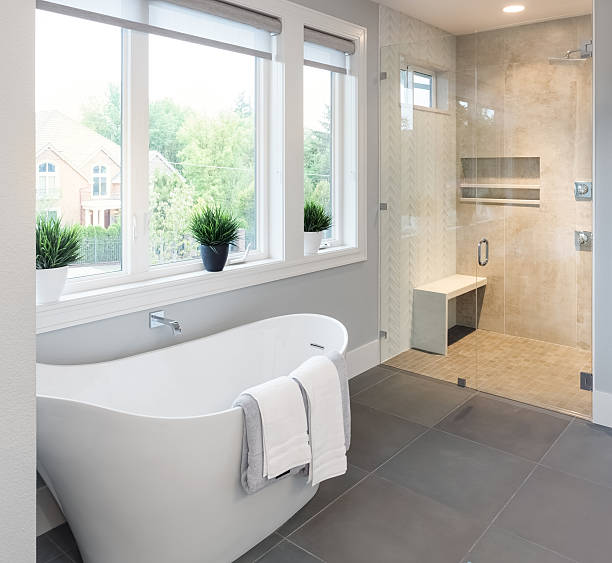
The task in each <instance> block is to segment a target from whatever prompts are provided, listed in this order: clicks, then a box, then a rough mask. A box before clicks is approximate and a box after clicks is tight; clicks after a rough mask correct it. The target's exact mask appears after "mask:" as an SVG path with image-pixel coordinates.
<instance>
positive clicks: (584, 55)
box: [548, 39, 593, 65]
mask: <svg viewBox="0 0 612 563" xmlns="http://www.w3.org/2000/svg"><path fill="white" fill-rule="evenodd" d="M577 53H579V54H580V56H579V57H574V56H573V55H575V54H577ZM592 56H593V41H592V40H591V39H589V40H588V41H583V42H582V45H581V47H580V49H570V50H569V51H566V52H565V55H563V56H562V57H548V62H549V63H550V64H551V65H553V64H564V63H570V64H575V63H583V62H585V61H586V60H587V59H590V58H591V57H592Z"/></svg>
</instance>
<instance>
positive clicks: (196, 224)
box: [189, 205, 240, 272]
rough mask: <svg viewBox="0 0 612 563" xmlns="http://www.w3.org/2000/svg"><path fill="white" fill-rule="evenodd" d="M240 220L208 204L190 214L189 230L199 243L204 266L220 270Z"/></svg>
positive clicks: (223, 265) (225, 260)
mask: <svg viewBox="0 0 612 563" xmlns="http://www.w3.org/2000/svg"><path fill="white" fill-rule="evenodd" d="M239 229H240V221H239V220H238V219H236V217H234V216H233V215H232V214H231V213H230V212H229V211H226V210H225V209H223V208H222V207H221V206H218V205H209V206H206V207H204V208H203V209H199V210H198V211H196V212H195V213H194V214H193V215H192V216H191V221H190V224H189V230H190V231H191V234H192V235H193V238H195V239H196V240H197V241H198V242H199V243H200V252H201V254H202V262H204V268H206V270H207V271H208V272H220V271H221V270H223V268H224V267H225V263H226V262H227V256H228V253H229V247H230V245H233V244H234V243H235V242H236V241H237V240H238V230H239Z"/></svg>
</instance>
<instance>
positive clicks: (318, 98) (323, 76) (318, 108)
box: [304, 66, 335, 239]
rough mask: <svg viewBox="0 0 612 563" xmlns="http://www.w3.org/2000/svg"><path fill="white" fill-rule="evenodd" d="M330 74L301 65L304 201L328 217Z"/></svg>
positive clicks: (330, 207)
mask: <svg viewBox="0 0 612 563" xmlns="http://www.w3.org/2000/svg"><path fill="white" fill-rule="evenodd" d="M334 74H335V73H333V72H331V71H329V70H325V69H320V68H314V67H310V66H304V201H314V202H317V203H319V204H321V205H322V206H323V207H324V208H325V209H326V210H327V211H328V213H330V214H331V215H332V217H333V216H334V213H333V211H334V203H333V199H334V198H333V186H332V185H333V175H332V162H333V144H332V137H333V135H332V114H333V109H334V103H333V98H334V92H333V90H334V88H333V84H334ZM334 222H335V221H334ZM332 230H333V227H332V229H328V230H327V231H325V233H324V238H325V239H330V238H331V237H332Z"/></svg>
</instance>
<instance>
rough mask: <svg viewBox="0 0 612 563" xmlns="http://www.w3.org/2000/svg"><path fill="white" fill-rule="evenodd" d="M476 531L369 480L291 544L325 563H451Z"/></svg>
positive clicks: (405, 492) (463, 520)
mask: <svg viewBox="0 0 612 563" xmlns="http://www.w3.org/2000/svg"><path fill="white" fill-rule="evenodd" d="M481 531H482V526H481V525H479V524H477V523H476V521H475V520H474V519H472V518H471V517H469V516H467V515H464V514H461V513H459V512H458V511H456V510H454V509H452V508H449V507H447V506H444V505H442V504H440V503H438V502H436V501H434V500H432V499H429V498H426V497H424V496H422V495H418V494H416V493H414V492H412V491H410V490H409V489H406V488H405V487H400V486H398V485H395V484H394V483H391V482H389V481H386V480H384V479H380V478H378V477H375V476H371V477H368V478H367V479H365V480H364V481H363V482H361V483H360V484H359V485H357V486H356V487H354V488H353V489H351V490H350V491H349V492H348V493H347V494H346V495H344V496H342V497H341V498H340V499H338V500H337V501H336V502H335V503H334V504H332V505H331V506H330V507H329V508H327V509H326V510H324V511H323V512H321V514H319V515H318V516H316V517H315V518H313V519H312V520H311V521H310V522H308V523H307V524H306V525H305V526H303V527H302V528H300V529H299V530H297V532H295V533H294V534H292V535H291V540H292V541H294V542H295V543H297V544H298V545H300V546H303V547H304V548H305V549H307V550H308V551H310V552H312V553H314V554H315V555H317V556H318V557H320V558H321V559H323V560H324V561H327V562H328V563H374V562H376V563H379V562H380V563H383V562H384V563H442V562H444V563H446V562H451V563H452V562H454V561H459V560H460V559H461V557H463V555H464V554H465V553H466V552H467V550H468V549H469V548H470V546H471V545H472V543H473V542H474V541H475V540H476V539H477V537H478V535H479V534H480V532H481Z"/></svg>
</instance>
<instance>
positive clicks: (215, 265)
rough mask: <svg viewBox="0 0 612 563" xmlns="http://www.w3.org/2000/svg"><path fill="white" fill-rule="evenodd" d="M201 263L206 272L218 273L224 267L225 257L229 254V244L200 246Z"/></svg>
mask: <svg viewBox="0 0 612 563" xmlns="http://www.w3.org/2000/svg"><path fill="white" fill-rule="evenodd" d="M200 253H201V254H202V262H204V268H206V271H208V272H220V271H221V270H223V268H224V267H225V263H226V262H227V255H228V254H229V244H217V245H216V246H204V245H203V244H202V245H200Z"/></svg>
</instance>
